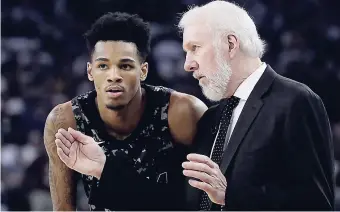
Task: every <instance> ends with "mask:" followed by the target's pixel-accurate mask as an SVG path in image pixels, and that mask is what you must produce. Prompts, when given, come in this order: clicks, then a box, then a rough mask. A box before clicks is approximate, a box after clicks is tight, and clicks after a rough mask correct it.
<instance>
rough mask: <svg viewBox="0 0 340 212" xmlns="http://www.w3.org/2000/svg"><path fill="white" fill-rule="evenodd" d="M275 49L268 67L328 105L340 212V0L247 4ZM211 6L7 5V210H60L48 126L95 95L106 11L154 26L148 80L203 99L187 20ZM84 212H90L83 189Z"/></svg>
mask: <svg viewBox="0 0 340 212" xmlns="http://www.w3.org/2000/svg"><path fill="white" fill-rule="evenodd" d="M235 2H236V3H238V4H239V5H241V6H243V7H244V8H246V9H247V10H248V11H249V13H250V14H251V16H252V17H253V19H254V21H255V22H256V24H257V26H258V31H259V33H260V35H261V37H262V38H263V39H264V40H265V41H266V42H267V52H266V54H265V56H264V58H263V60H264V61H265V62H267V63H269V64H270V65H271V66H272V67H273V68H274V70H276V71H277V72H279V73H280V74H282V75H284V76H287V77H289V78H292V79H294V80H297V81H300V82H303V83H305V84H307V85H308V86H309V87H310V88H311V89H312V90H313V91H314V92H316V93H317V94H318V95H319V96H320V97H321V98H322V100H323V102H324V104H325V106H326V109H327V112H328V115H329V118H330V122H331V125H332V130H333V134H334V147H335V155H336V158H337V161H338V164H337V165H336V166H335V169H336V172H337V175H336V182H337V209H338V210H340V174H339V170H340V166H339V165H340V163H339V161H340V53H339V52H340V15H339V12H338V10H339V8H340V1H338V0H298V1H297V0H239V1H235ZM203 3H207V1H205V0H49V1H47V0H7V1H1V7H2V8H1V106H2V107H1V138H2V139H1V147H2V148H1V170H2V171H1V210H52V204H51V198H50V194H49V187H48V176H47V174H48V171H47V155H46V152H45V148H44V145H43V128H44V123H45V119H46V116H47V114H48V113H49V112H50V110H51V109H52V107H53V106H55V105H56V104H59V103H62V102H65V101H68V100H69V99H71V98H72V97H74V96H75V95H77V94H81V93H83V92H85V91H88V90H90V89H92V84H91V83H90V82H89V81H88V80H87V77H86V62H87V59H88V55H87V51H86V48H85V42H84V39H83V37H82V34H83V33H84V32H85V31H86V30H87V29H88V28H89V26H90V24H91V23H92V22H93V21H94V20H95V19H96V18H98V17H99V16H101V15H102V14H103V13H104V12H109V11H123V12H130V13H137V14H139V15H140V16H141V17H143V18H144V19H145V20H147V21H149V22H150V23H151V27H152V53H151V55H150V56H149V59H148V62H149V63H150V71H149V76H148V79H147V81H148V83H150V84H153V85H163V86H167V87H171V88H174V89H176V90H178V91H182V92H186V93H189V94H193V95H195V96H197V97H199V98H201V99H202V100H203V101H204V102H205V103H207V104H208V105H210V103H209V102H208V101H206V99H205V98H203V97H202V95H201V91H200V88H199V87H198V85H197V84H198V83H197V82H196V81H194V80H193V79H192V76H191V75H190V74H189V75H188V74H186V73H185V72H184V70H183V64H184V59H185V55H184V52H183V50H182V48H181V37H180V34H179V33H178V32H177V30H176V24H177V23H178V20H179V13H181V12H183V11H185V10H186V9H187V8H188V5H191V4H197V5H200V4H203ZM337 50H338V52H337ZM78 193H79V196H78V205H79V210H88V209H89V208H88V206H87V198H86V197H85V194H84V190H83V187H82V184H79V192H78Z"/></svg>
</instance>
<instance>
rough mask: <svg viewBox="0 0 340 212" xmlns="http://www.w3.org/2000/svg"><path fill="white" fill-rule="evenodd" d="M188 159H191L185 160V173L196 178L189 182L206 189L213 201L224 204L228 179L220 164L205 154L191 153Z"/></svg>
mask: <svg viewBox="0 0 340 212" xmlns="http://www.w3.org/2000/svg"><path fill="white" fill-rule="evenodd" d="M187 159H188V160H189V161H186V162H184V163H183V164H182V166H183V168H184V170H183V174H184V175H185V176H187V177H190V178H194V179H190V180H189V184H190V185H191V186H193V187H195V188H198V189H200V190H202V191H205V192H206V193H207V194H208V196H209V198H210V200H211V201H212V202H213V203H216V204H219V205H224V204H225V199H224V198H225V191H226V188H227V180H226V178H225V177H224V175H223V174H222V172H221V170H220V168H219V166H218V165H217V164H216V163H214V162H213V161H212V160H211V159H210V158H209V157H207V156H205V155H200V154H189V155H188V156H187ZM195 179H198V180H195Z"/></svg>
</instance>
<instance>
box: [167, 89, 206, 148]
mask: <svg viewBox="0 0 340 212" xmlns="http://www.w3.org/2000/svg"><path fill="white" fill-rule="evenodd" d="M206 110H207V106H206V105H205V104H204V103H203V102H202V101H201V100H199V99H197V98H196V97H193V96H189V95H183V94H182V95H180V96H177V97H176V96H174V97H172V99H171V101H170V107H169V113H168V114H169V127H170V131H171V133H172V135H173V136H174V138H175V140H176V141H177V142H180V143H182V144H185V145H190V144H192V142H193V140H194V138H195V135H196V132H197V123H198V121H199V120H200V118H201V117H202V116H203V114H204V112H205V111H206Z"/></svg>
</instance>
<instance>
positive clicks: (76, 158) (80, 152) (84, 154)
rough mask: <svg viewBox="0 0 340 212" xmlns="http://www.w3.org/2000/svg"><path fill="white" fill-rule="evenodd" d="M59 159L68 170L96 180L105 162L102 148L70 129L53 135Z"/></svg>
mask: <svg viewBox="0 0 340 212" xmlns="http://www.w3.org/2000/svg"><path fill="white" fill-rule="evenodd" d="M55 137H56V140H55V143H56V145H57V153H58V156H59V158H60V159H61V160H62V161H63V162H64V163H65V164H66V166H68V167H69V168H71V169H73V170H75V171H77V172H80V173H82V174H86V175H91V176H95V177H97V178H98V179H99V178H100V176H101V173H102V171H103V168H104V164H105V162H106V156H105V154H104V151H103V150H102V148H101V147H100V146H99V145H98V143H97V142H95V141H94V140H93V138H91V137H89V136H87V135H84V134H83V133H81V132H79V131H76V130H74V129H72V128H68V131H66V130H64V129H59V130H58V132H57V133H56V135H55Z"/></svg>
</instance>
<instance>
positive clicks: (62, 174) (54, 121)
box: [44, 106, 76, 211]
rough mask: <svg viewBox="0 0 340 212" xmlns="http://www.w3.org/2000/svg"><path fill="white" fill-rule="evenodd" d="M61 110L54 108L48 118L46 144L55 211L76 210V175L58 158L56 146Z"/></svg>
mask: <svg viewBox="0 0 340 212" xmlns="http://www.w3.org/2000/svg"><path fill="white" fill-rule="evenodd" d="M60 110H61V109H60V108H58V106H57V107H56V108H54V109H53V110H52V111H51V113H50V114H49V116H48V117H47V120H46V123H45V129H44V144H45V148H46V151H47V154H48V158H49V184H50V193H51V197H52V202H53V209H54V210H58V211H59V210H75V196H76V195H75V187H76V186H75V184H76V178H75V173H74V171H72V170H71V169H69V168H68V167H67V166H66V165H65V164H64V163H63V162H62V161H61V160H60V159H59V157H58V155H57V147H56V144H55V134H56V132H57V130H58V128H56V126H57V125H59V127H60V126H61V123H60V119H62V118H63V117H60V116H62V114H61V113H58V111H59V112H61V111H60ZM58 119H59V120H58Z"/></svg>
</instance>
